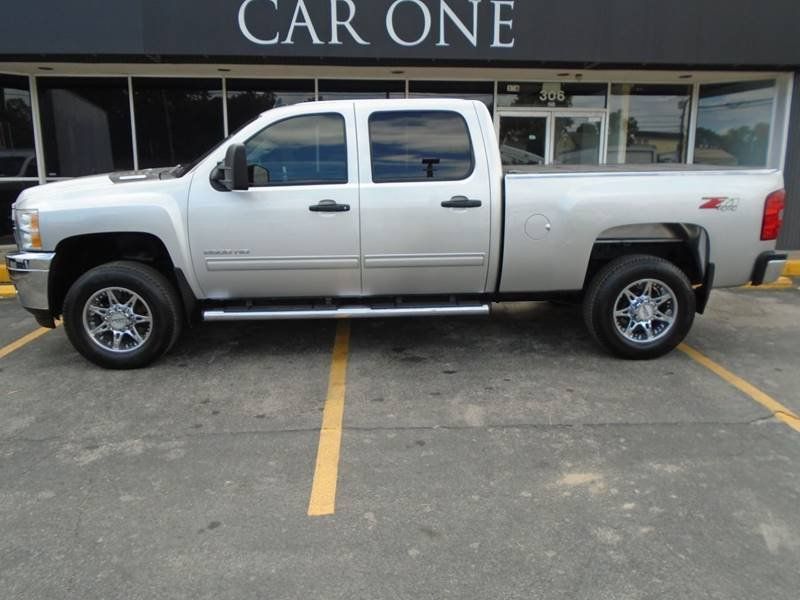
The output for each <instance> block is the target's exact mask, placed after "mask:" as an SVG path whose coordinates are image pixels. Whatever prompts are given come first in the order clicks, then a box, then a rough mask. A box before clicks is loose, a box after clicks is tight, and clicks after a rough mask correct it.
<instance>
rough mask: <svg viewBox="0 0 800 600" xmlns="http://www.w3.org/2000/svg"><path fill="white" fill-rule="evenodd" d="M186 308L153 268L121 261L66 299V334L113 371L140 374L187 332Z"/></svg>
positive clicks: (92, 274) (80, 283)
mask: <svg viewBox="0 0 800 600" xmlns="http://www.w3.org/2000/svg"><path fill="white" fill-rule="evenodd" d="M181 324H182V321H181V305H180V300H179V299H178V295H177V293H176V292H175V289H174V288H173V286H172V285H171V284H170V282H169V281H168V280H167V279H166V278H165V277H164V276H163V275H162V274H161V273H159V272H158V271H156V270H155V269H153V268H152V267H150V266H147V265H144V264H141V263H136V262H127V261H120V262H114V263H109V264H107V265H102V266H99V267H97V268H94V269H92V270H91V271H88V272H87V273H85V274H84V275H83V276H81V277H80V278H79V279H78V280H77V281H76V282H75V283H74V284H73V285H72V287H71V288H70V290H69V292H67V296H66V298H65V299H64V329H65V330H66V332H67V337H68V338H69V340H70V341H71V342H72V345H73V346H74V347H75V349H76V350H78V352H80V353H81V354H82V355H83V356H84V357H86V358H87V359H89V360H90V361H92V362H93V363H95V364H97V365H99V366H101V367H105V368H109V369H135V368H139V367H144V366H147V365H149V364H150V363H152V362H153V361H155V360H157V359H158V358H160V357H161V356H162V355H163V354H164V353H165V352H166V351H167V350H169V348H170V347H171V346H172V344H173V343H174V342H175V341H176V340H177V338H178V336H179V335H180V331H181Z"/></svg>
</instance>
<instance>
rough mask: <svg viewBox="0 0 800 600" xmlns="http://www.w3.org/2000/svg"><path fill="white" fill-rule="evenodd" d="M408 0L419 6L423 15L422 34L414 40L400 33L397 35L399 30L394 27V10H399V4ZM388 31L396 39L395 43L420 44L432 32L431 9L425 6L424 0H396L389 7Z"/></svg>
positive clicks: (402, 44) (403, 44) (405, 44)
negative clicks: (401, 35) (411, 40)
mask: <svg viewBox="0 0 800 600" xmlns="http://www.w3.org/2000/svg"><path fill="white" fill-rule="evenodd" d="M406 2H410V3H411V4H414V5H415V6H417V7H418V8H419V10H420V13H421V16H422V35H420V36H419V37H418V38H417V39H416V40H414V41H413V42H409V41H406V40H404V39H403V38H401V37H400V36H399V35H397V31H396V30H395V28H394V12H395V10H397V7H398V6H400V5H401V4H404V3H406ZM386 31H387V32H388V33H389V37H390V38H392V40H394V43H395V44H399V45H400V46H419V45H420V44H421V43H422V42H424V41H425V38H427V37H428V34H429V33H430V32H431V11H429V10H428V7H427V6H425V3H424V2H423V1H422V0H395V1H394V2H393V3H392V5H391V6H390V7H389V12H387V13H386Z"/></svg>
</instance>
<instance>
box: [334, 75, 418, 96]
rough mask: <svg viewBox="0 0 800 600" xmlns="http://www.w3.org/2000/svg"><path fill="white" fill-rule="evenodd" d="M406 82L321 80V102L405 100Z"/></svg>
mask: <svg viewBox="0 0 800 600" xmlns="http://www.w3.org/2000/svg"><path fill="white" fill-rule="evenodd" d="M405 97H406V82H405V81H397V80H378V79H320V80H319V99H320V100H369V99H373V100H378V99H382V98H385V99H389V98H405Z"/></svg>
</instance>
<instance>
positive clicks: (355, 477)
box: [0, 289, 800, 600]
mask: <svg viewBox="0 0 800 600" xmlns="http://www.w3.org/2000/svg"><path fill="white" fill-rule="evenodd" d="M337 327H339V329H338V333H339V336H338V343H337V345H336V348H337V351H336V354H335V355H334V353H333V349H334V339H335V338H336V334H337ZM348 328H349V331H348ZM34 330H36V326H35V324H34V323H33V321H32V319H30V318H28V317H27V315H26V313H25V312H24V311H22V309H20V308H19V307H18V306H17V303H16V301H14V300H2V301H0V347H8V344H10V343H12V342H14V341H15V340H17V339H19V338H21V337H22V336H24V335H26V334H28V333H29V332H31V331H34ZM348 332H349V338H348ZM687 343H688V345H689V346H690V347H691V348H694V349H696V350H698V351H700V352H702V353H703V355H705V356H706V357H708V358H709V359H711V360H712V361H714V363H715V364H718V365H720V366H722V367H724V368H726V369H728V370H729V371H730V373H731V375H735V376H738V377H740V378H741V380H740V381H739V383H740V387H739V388H737V387H735V386H734V385H732V384H731V382H730V381H728V380H726V379H723V378H722V377H720V376H719V375H718V374H717V373H715V372H713V371H712V370H710V369H709V368H708V367H707V366H704V365H703V364H700V363H699V362H697V361H696V360H694V359H693V358H692V357H691V356H690V355H688V354H686V353H685V352H681V351H676V352H674V353H673V354H671V355H669V356H667V357H665V358H663V359H660V360H658V361H654V362H644V363H642V362H624V361H619V360H615V359H612V358H609V357H607V356H605V355H604V354H602V353H601V352H600V351H598V349H597V348H596V347H595V346H594V345H593V344H592V343H591V341H590V340H589V337H588V335H587V334H586V333H585V331H584V328H583V324H582V320H581V317H580V312H579V311H578V310H577V309H575V308H573V307H563V306H554V305H550V304H546V303H544V304H516V305H508V306H504V307H500V308H499V309H498V310H497V311H496V312H495V313H494V315H493V316H492V318H490V319H438V320H437V319H416V320H412V319H408V320H379V321H356V322H353V323H351V324H350V325H338V324H336V323H330V322H287V323H256V324H236V325H224V324H219V325H203V326H201V327H198V328H196V329H193V330H191V331H189V332H188V333H187V334H186V335H185V336H184V338H183V339H182V341H181V342H180V343H179V345H178V347H177V348H176V349H175V350H174V351H173V352H172V353H171V354H170V355H169V356H168V357H166V359H164V360H163V361H161V362H160V363H158V364H157V365H156V366H154V367H152V368H150V369H147V370H144V371H136V372H111V371H103V370H100V369H98V368H96V367H94V366H92V365H90V364H89V363H87V362H85V361H84V360H83V359H82V358H80V357H79V356H78V355H77V354H76V353H75V352H73V350H72V349H71V347H70V346H69V344H68V342H67V340H66V338H65V336H64V333H63V331H62V330H60V329H59V330H57V331H54V332H50V333H46V334H44V335H42V336H41V337H38V338H37V339H34V340H31V341H29V343H26V344H24V345H22V346H21V347H19V348H17V349H15V350H14V351H13V352H10V353H8V354H7V355H6V356H4V357H3V358H0V380H2V386H1V388H0V527H1V528H2V536H0V590H2V592H0V596H2V597H3V598H36V599H42V598H76V599H77V598H80V599H82V600H85V599H90V598H125V599H134V598H148V599H150V598H161V599H164V598H192V599H199V598H215V599H218V598H237V599H245V598H270V599H279V598H287V599H288V598H321V599H339V598H342V599H344V598H347V599H353V598H375V599H379V598H380V599H383V598H386V599H392V600H394V599H401V598H402V599H406V598H408V599H414V600H420V599H442V598H454V599H459V600H461V599H482V600H483V599H488V598H492V599H495V598H497V599H500V598H502V599H514V598H519V599H526V600H529V599H531V598H570V599H582V598H587V599H589V598H591V599H593V600H595V599H606V598H607V599H615V600H619V599H627V598H670V599H673V598H692V599H696V598H720V599H723V598H724V599H726V600H728V599H743V600H744V599H747V600H752V599H754V598H769V599H770V600H777V599H784V598H785V599H791V600H796V599H797V597H798V589H800V569H798V565H800V423H796V428H793V427H792V425H791V421H789V422H788V423H787V419H788V417H787V416H786V415H787V414H788V412H787V413H786V414H783V415H782V418H783V419H784V420H783V421H781V420H778V419H777V418H775V416H774V414H773V412H772V411H771V410H769V409H767V408H766V407H765V406H764V405H763V404H762V403H759V402H758V401H757V399H756V398H754V397H753V394H752V393H751V394H748V393H746V392H745V391H743V390H742V389H741V383H742V382H744V383H746V384H749V385H751V386H753V390H755V391H756V392H758V393H760V394H764V395H765V396H768V397H769V398H770V399H772V400H774V401H776V402H779V403H781V405H782V406H783V407H784V408H785V409H786V411H794V412H796V413H797V412H800V377H798V365H799V364H800V361H798V353H800V291H798V290H797V289H794V290H784V291H769V292H768V291H745V290H737V291H726V292H717V293H715V295H714V296H713V299H712V304H711V307H710V310H709V312H708V313H707V314H706V315H705V316H703V317H699V318H698V321H697V323H696V325H695V328H694V330H693V332H692V333H691V335H690V337H689V339H688V340H687ZM0 353H2V352H1V351H0ZM345 377H346V380H345ZM345 386H346V387H345ZM751 391H752V390H751ZM756 395H757V394H756ZM762 400H763V398H762ZM342 409H343V427H342V430H341V431H338V430H337V416H338V414H339V412H338V411H341V410H342ZM323 411H324V412H325V423H326V425H325V427H322V431H321V426H322V424H323ZM779 416H781V415H779ZM340 433H341V438H340V440H341V443H340V445H339V444H338V443H337V440H338V439H339V437H338V436H339V434H340ZM321 442H322V443H321ZM337 468H338V472H337V470H336V469H337ZM334 488H335V489H334ZM334 492H335V493H334ZM333 500H335V507H334V506H333ZM326 503H327V504H326ZM315 507H316V509H319V510H318V511H317V512H323V513H324V512H331V510H335V512H334V514H328V515H327V516H309V512H312V513H313V512H315ZM320 507H321V508H320ZM329 509H330V510H329Z"/></svg>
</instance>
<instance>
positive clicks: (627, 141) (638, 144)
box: [607, 83, 691, 164]
mask: <svg viewBox="0 0 800 600" xmlns="http://www.w3.org/2000/svg"><path fill="white" fill-rule="evenodd" d="M690 106H691V87H690V86H688V85H638V84H631V83H623V84H615V85H612V86H611V96H610V97H609V99H608V155H607V162H608V163H609V164H647V163H682V162H686V140H687V136H688V131H689V118H690V114H689V113H690Z"/></svg>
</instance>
